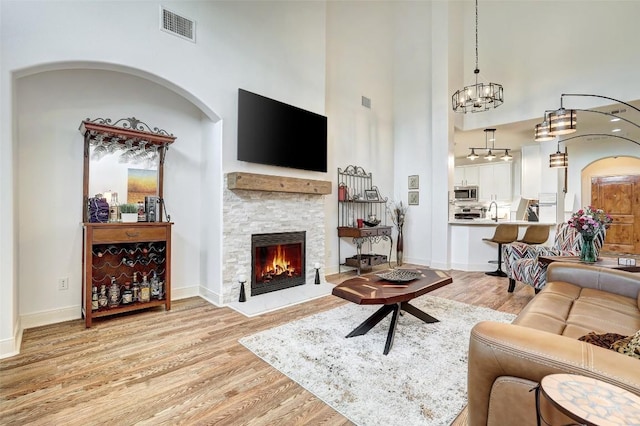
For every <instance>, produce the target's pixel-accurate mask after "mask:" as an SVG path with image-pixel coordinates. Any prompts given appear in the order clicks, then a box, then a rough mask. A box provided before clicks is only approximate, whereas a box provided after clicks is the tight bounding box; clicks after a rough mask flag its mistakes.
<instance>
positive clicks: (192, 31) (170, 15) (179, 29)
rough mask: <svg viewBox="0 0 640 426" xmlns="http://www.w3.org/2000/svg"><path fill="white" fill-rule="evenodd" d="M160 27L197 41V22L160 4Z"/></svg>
mask: <svg viewBox="0 0 640 426" xmlns="http://www.w3.org/2000/svg"><path fill="white" fill-rule="evenodd" d="M160 29H161V30H162V31H166V32H168V33H171V34H173V35H176V36H178V37H180V38H184V39H186V40H189V41H192V42H194V43H195V42H196V22H195V21H193V20H191V19H188V18H185V17H184V16H180V15H178V14H177V13H174V12H172V11H170V10H168V9H165V8H164V7H162V6H160Z"/></svg>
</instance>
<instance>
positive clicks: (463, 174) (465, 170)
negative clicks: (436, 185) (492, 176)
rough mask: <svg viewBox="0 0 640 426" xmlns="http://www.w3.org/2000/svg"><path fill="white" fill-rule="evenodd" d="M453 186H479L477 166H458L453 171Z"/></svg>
mask: <svg viewBox="0 0 640 426" xmlns="http://www.w3.org/2000/svg"><path fill="white" fill-rule="evenodd" d="M453 172H454V183H453V184H454V186H476V185H478V184H479V166H458V167H455V168H454V169H453Z"/></svg>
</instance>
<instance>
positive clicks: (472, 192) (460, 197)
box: [453, 186, 478, 201]
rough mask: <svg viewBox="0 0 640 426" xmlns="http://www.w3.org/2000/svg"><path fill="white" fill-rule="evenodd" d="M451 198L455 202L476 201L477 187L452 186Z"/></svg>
mask: <svg viewBox="0 0 640 426" xmlns="http://www.w3.org/2000/svg"><path fill="white" fill-rule="evenodd" d="M453 197H454V199H455V200H456V201H478V187H477V186H454V187H453Z"/></svg>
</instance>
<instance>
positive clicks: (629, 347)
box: [611, 330, 640, 359]
mask: <svg viewBox="0 0 640 426" xmlns="http://www.w3.org/2000/svg"><path fill="white" fill-rule="evenodd" d="M611 349H613V350H614V351H617V352H620V353H621V354H625V355H629V356H631V357H634V358H637V359H640V330H638V331H637V332H636V334H634V335H633V336H629V337H625V338H624V339H620V340H618V341H616V342H613V344H612V345H611Z"/></svg>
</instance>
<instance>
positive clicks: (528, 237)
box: [517, 225, 549, 244]
mask: <svg viewBox="0 0 640 426" xmlns="http://www.w3.org/2000/svg"><path fill="white" fill-rule="evenodd" d="M548 238H549V225H529V226H527V229H526V231H524V235H523V236H522V239H520V240H517V241H518V242H519V243H525V244H542V243H544V242H546V241H547V239H548Z"/></svg>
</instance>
